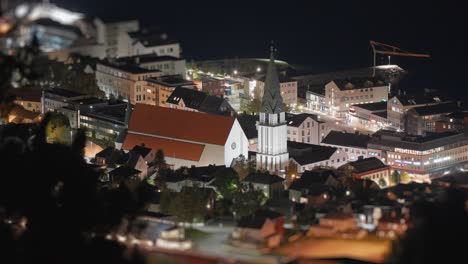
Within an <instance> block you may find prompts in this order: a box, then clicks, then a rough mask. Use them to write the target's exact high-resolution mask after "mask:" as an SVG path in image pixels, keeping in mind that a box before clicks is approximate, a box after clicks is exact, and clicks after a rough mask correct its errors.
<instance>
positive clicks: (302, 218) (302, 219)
mask: <svg viewBox="0 0 468 264" xmlns="http://www.w3.org/2000/svg"><path fill="white" fill-rule="evenodd" d="M315 213H316V210H315V208H313V207H310V206H309V207H306V208H304V209H303V210H302V211H300V212H299V213H298V214H297V220H296V221H297V224H298V225H299V226H305V225H311V224H315V222H316V221H317V218H316V216H315Z"/></svg>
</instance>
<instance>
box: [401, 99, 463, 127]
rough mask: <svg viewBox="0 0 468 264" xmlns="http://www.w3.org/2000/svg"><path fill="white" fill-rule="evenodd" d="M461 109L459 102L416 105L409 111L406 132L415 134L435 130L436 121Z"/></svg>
mask: <svg viewBox="0 0 468 264" xmlns="http://www.w3.org/2000/svg"><path fill="white" fill-rule="evenodd" d="M460 110H461V108H460V105H458V104H457V103H443V104H437V105H429V106H419V107H414V108H412V109H410V110H409V111H408V113H407V117H406V132H407V133H409V134H413V135H425V134H426V133H427V132H435V130H436V122H438V121H441V120H443V119H444V118H445V116H446V115H448V114H452V113H455V112H458V111H460Z"/></svg>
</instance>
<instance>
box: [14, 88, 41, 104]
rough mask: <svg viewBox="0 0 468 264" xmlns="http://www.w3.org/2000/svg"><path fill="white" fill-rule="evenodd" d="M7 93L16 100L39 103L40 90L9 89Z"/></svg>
mask: <svg viewBox="0 0 468 264" xmlns="http://www.w3.org/2000/svg"><path fill="white" fill-rule="evenodd" d="M9 93H11V94H12V95H14V96H15V99H16V100H20V101H31V102H40V101H41V97H42V90H41V89H23V88H20V89H10V90H9Z"/></svg>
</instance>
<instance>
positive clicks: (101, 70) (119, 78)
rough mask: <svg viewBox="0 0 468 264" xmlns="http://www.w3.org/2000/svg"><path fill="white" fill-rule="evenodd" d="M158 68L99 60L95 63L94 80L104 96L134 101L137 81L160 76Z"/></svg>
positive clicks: (133, 102)
mask: <svg viewBox="0 0 468 264" xmlns="http://www.w3.org/2000/svg"><path fill="white" fill-rule="evenodd" d="M161 74H162V73H161V71H159V70H148V69H144V68H141V67H139V66H136V65H134V64H125V63H113V62H109V61H100V62H98V63H97V64H96V81H97V85H98V86H99V89H100V90H102V91H103V92H104V93H106V96H114V97H121V98H123V99H127V98H130V101H131V102H132V104H135V103H136V99H137V97H136V94H135V91H136V90H137V87H136V85H137V82H138V81H144V80H145V79H148V78H151V77H158V76H161Z"/></svg>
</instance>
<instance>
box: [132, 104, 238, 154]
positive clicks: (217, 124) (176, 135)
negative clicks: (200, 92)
mask: <svg viewBox="0 0 468 264" xmlns="http://www.w3.org/2000/svg"><path fill="white" fill-rule="evenodd" d="M234 121H235V118H234V117H228V116H221V115H213V114H207V113H198V112H191V111H183V110H177V109H171V108H166V107H158V106H151V105H145V104H136V105H135V109H134V111H133V113H132V117H131V118H130V124H129V129H128V130H129V134H130V133H131V132H138V133H145V134H148V135H153V136H159V137H167V138H173V139H178V140H189V141H193V142H201V143H209V144H214V145H223V146H224V144H225V143H226V140H227V137H228V135H229V133H230V131H231V128H232V126H233V124H234ZM161 124H163V125H161ZM147 145H148V144H147ZM148 146H149V145H148ZM131 147H133V146H131Z"/></svg>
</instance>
